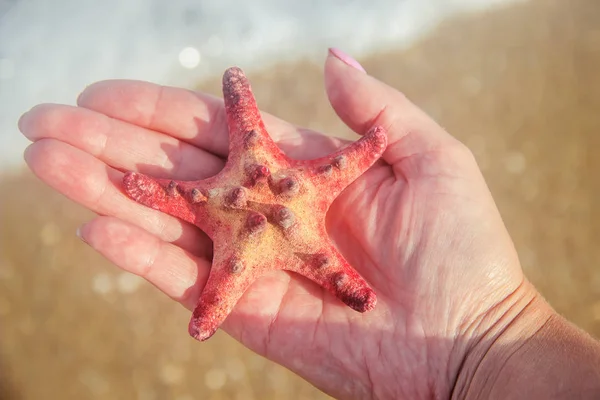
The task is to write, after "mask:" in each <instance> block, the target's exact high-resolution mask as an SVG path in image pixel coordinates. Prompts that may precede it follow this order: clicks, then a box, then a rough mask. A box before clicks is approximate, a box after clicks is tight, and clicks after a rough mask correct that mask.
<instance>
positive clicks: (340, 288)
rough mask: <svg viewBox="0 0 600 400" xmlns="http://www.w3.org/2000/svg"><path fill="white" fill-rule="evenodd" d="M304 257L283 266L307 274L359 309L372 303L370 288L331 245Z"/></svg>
mask: <svg viewBox="0 0 600 400" xmlns="http://www.w3.org/2000/svg"><path fill="white" fill-rule="evenodd" d="M304 258H305V263H303V264H301V265H300V266H297V267H296V266H295V267H292V268H285V269H287V270H290V271H293V272H296V273H298V274H300V275H303V276H305V277H307V278H308V279H310V280H311V281H313V282H315V283H317V284H318V285H319V286H321V287H323V288H324V289H326V290H327V291H328V292H330V293H331V294H333V295H334V296H335V297H337V298H338V299H340V300H341V301H342V302H344V303H345V304H347V305H348V306H349V307H351V308H353V309H354V310H356V311H358V312H361V313H362V312H366V311H369V310H372V309H373V308H374V307H375V304H376V303H377V296H376V295H375V292H374V291H373V289H371V287H370V286H369V284H368V283H367V282H366V281H365V280H364V279H363V278H362V277H361V276H360V275H359V274H358V272H356V271H355V270H354V269H353V268H352V267H351V266H350V264H348V262H347V261H346V260H345V259H344V257H343V256H342V255H341V254H340V253H339V252H338V251H337V250H336V249H335V248H334V247H333V246H332V245H330V246H329V249H326V250H323V251H322V252H319V253H316V254H313V255H310V256H308V257H304Z"/></svg>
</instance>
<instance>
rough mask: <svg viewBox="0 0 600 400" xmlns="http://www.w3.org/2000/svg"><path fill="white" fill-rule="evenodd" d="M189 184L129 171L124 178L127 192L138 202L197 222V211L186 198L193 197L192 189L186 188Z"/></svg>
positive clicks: (185, 219) (193, 222) (188, 220)
mask: <svg viewBox="0 0 600 400" xmlns="http://www.w3.org/2000/svg"><path fill="white" fill-rule="evenodd" d="M187 184H188V183H187V182H177V181H171V180H166V179H154V178H151V177H149V176H146V175H143V174H139V173H137V172H128V173H127V174H125V176H124V178H123V186H124V188H125V193H127V195H128V196H129V197H131V198H132V199H133V200H135V201H136V202H138V203H140V204H143V205H145V206H147V207H150V208H153V209H155V210H159V211H162V212H164V213H166V214H169V215H172V216H174V217H177V218H180V219H182V220H184V221H187V222H191V223H192V224H195V223H196V220H197V212H196V211H194V209H193V208H192V207H191V204H190V199H188V198H186V197H191V191H187V190H185V189H184V188H185V186H187Z"/></svg>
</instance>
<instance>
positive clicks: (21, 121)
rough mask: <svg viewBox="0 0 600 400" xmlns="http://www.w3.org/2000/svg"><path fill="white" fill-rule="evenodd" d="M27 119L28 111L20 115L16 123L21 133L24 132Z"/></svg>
mask: <svg viewBox="0 0 600 400" xmlns="http://www.w3.org/2000/svg"><path fill="white" fill-rule="evenodd" d="M28 118H29V111H27V112H25V113H23V115H21V118H19V121H18V122H17V127H18V128H19V130H20V131H21V132H24V131H25V130H26V129H27V122H28Z"/></svg>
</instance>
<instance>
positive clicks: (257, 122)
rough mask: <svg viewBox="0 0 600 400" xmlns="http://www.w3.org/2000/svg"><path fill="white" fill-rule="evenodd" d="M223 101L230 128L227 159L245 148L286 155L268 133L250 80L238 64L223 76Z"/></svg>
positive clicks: (273, 154)
mask: <svg viewBox="0 0 600 400" xmlns="http://www.w3.org/2000/svg"><path fill="white" fill-rule="evenodd" d="M223 100H224V101H225V112H226V114H227V125H228V127H229V153H230V156H229V159H228V161H229V160H231V159H233V160H234V161H235V160H236V159H237V157H238V156H239V155H240V154H241V153H243V152H244V151H248V150H254V151H255V152H257V151H258V152H259V149H262V150H263V151H264V152H265V153H268V154H270V155H271V156H272V157H277V158H281V159H285V156H284V155H283V153H282V152H281V150H280V149H279V147H277V145H276V144H275V142H273V139H271V137H270V136H269V133H268V132H267V130H266V128H265V125H264V123H263V120H262V117H261V115H260V110H259V109H258V105H257V104H256V99H255V98H254V95H253V94H252V88H251V86H250V82H249V81H248V78H246V75H245V74H244V72H243V71H242V70H241V69H240V68H237V67H232V68H229V69H228V70H227V71H225V74H224V75H223Z"/></svg>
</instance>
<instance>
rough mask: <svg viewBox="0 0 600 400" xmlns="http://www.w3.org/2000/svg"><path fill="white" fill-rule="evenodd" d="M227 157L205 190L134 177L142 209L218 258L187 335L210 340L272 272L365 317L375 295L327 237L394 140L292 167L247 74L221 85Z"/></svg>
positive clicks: (127, 180) (365, 142)
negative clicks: (333, 216)
mask: <svg viewBox="0 0 600 400" xmlns="http://www.w3.org/2000/svg"><path fill="white" fill-rule="evenodd" d="M223 97H224V101H225V110H226V114H227V123H228V127H229V156H228V158H227V163H226V164H225V167H224V168H223V170H222V171H221V172H219V173H218V174H217V175H215V176H213V177H210V178H208V179H203V180H198V181H174V180H165V179H154V178H151V177H149V176H146V175H143V174H140V173H136V172H128V173H127V174H125V177H124V180H123V182H124V187H125V191H126V193H127V194H128V195H129V196H130V197H131V198H132V199H134V200H135V201H137V202H139V203H141V204H144V205H146V206H148V207H152V208H154V209H156V210H160V211H162V212H165V213H167V214H170V215H173V216H175V217H178V218H180V219H182V220H185V221H187V222H190V223H192V224H195V225H196V226H198V227H199V228H200V229H202V230H203V231H204V232H206V234H207V235H208V236H209V237H210V238H211V239H212V241H213V243H214V256H213V263H212V268H211V271H210V275H209V278H208V281H207V283H206V286H205V287H204V289H203V291H202V294H201V295H200V299H199V300H198V304H197V306H196V308H195V309H194V312H193V315H192V318H191V320H190V324H189V333H190V335H192V336H193V337H194V338H196V339H198V340H206V339H208V338H209V337H211V336H212V335H213V334H214V333H215V331H216V330H217V329H218V328H219V326H220V325H221V324H222V323H223V321H224V320H225V318H226V317H227V316H228V315H229V314H230V313H231V311H232V309H233V307H234V306H235V304H236V303H237V301H238V300H239V299H240V298H241V296H242V295H243V294H244V292H245V291H246V289H247V288H248V287H249V286H250V285H251V284H252V282H253V281H254V280H256V279H257V278H258V277H259V276H260V275H262V274H265V273H267V272H269V271H272V270H287V271H292V272H295V273H298V274H300V275H303V276H305V277H307V278H308V279H310V280H312V281H314V282H316V283H317V284H319V285H320V286H322V287H323V288H325V289H326V290H328V291H329V292H330V293H332V294H333V295H335V296H337V297H338V298H339V299H340V300H341V301H342V302H344V303H346V304H347V305H348V306H350V307H352V308H353V309H355V310H357V311H359V312H365V311H368V310H371V309H372V308H373V307H374V306H375V303H376V296H375V292H374V291H373V290H372V289H371V288H370V287H369V285H368V284H367V283H366V281H365V280H364V279H363V278H362V277H361V276H360V275H359V274H358V273H357V272H356V271H355V270H354V269H353V268H352V267H351V266H350V265H349V264H348V262H347V261H346V260H345V259H344V257H343V256H342V255H341V254H340V253H339V252H338V251H337V250H336V248H335V247H334V246H333V244H332V242H331V241H330V239H329V237H328V235H327V231H326V229H325V214H326V213H327V210H328V208H329V206H330V204H331V203H332V202H333V200H334V199H335V198H336V197H337V196H338V195H339V194H340V193H341V192H342V190H344V188H345V187H347V186H348V185H349V184H350V183H352V182H353V181H354V180H355V179H356V178H358V177H359V176H360V175H361V174H362V173H363V172H364V171H366V170H367V169H368V168H369V167H370V166H371V165H372V164H373V163H374V162H375V161H376V160H377V159H378V158H379V157H380V156H381V154H382V153H383V151H384V150H385V148H386V145H387V138H386V134H385V132H384V130H383V129H382V128H381V127H375V128H373V129H371V130H370V131H369V132H367V133H366V134H365V135H364V136H363V137H362V138H361V139H359V140H358V141H356V142H354V143H351V144H349V145H348V146H346V147H344V148H342V149H340V150H338V151H336V152H335V153H333V154H330V155H328V156H326V157H323V158H319V159H315V160H309V161H304V160H303V161H299V160H293V159H290V158H288V157H287V156H286V155H285V154H283V153H282V152H281V150H280V149H279V147H278V146H277V145H276V144H275V143H274V142H273V140H272V139H271V137H270V136H269V134H268V133H267V130H266V129H265V126H264V124H263V121H262V119H261V116H260V112H259V110H258V107H257V105H256V100H255V99H254V96H253V94H252V91H251V88H250V83H249V82H248V79H247V78H246V76H245V75H244V73H243V72H242V70H241V69H239V68H236V67H233V68H230V69H228V70H227V71H226V72H225V74H224V76H223Z"/></svg>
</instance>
